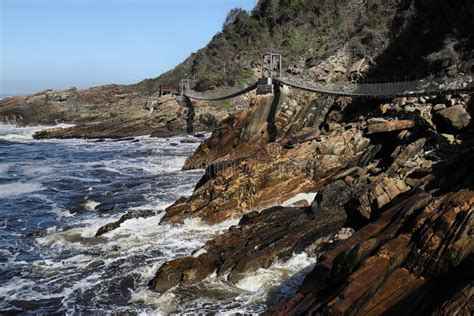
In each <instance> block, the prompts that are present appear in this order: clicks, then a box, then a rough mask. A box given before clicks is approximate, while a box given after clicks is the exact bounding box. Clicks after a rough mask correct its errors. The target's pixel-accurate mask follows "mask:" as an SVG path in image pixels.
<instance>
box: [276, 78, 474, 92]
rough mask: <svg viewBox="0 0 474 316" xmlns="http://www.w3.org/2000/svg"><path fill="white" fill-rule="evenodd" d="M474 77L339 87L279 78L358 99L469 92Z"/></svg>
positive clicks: (282, 81) (282, 82) (299, 86)
mask: <svg viewBox="0 0 474 316" xmlns="http://www.w3.org/2000/svg"><path fill="white" fill-rule="evenodd" d="M473 78H474V76H473V75H472V74H470V75H464V76H461V77H457V78H450V79H446V78H430V77H428V78H424V79H421V80H412V81H401V82H389V83H361V84H353V83H344V84H339V85H334V84H333V85H328V86H321V85H308V84H306V83H297V82H293V81H290V80H288V79H286V78H277V79H275V80H276V81H278V82H280V83H281V84H284V85H287V86H291V87H294V88H297V89H302V90H305V91H310V92H316V93H323V94H328V95H337V96H352V97H354V96H356V97H406V96H422V95H433V94H439V93H446V92H448V93H452V92H469V91H473V90H474V80H473Z"/></svg>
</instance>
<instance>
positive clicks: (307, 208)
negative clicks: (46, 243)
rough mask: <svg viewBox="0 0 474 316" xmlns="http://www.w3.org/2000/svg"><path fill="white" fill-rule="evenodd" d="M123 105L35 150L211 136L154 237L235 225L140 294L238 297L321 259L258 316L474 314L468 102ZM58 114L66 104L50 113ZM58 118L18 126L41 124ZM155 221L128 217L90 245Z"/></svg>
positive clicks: (295, 96) (9, 103) (292, 92)
mask: <svg viewBox="0 0 474 316" xmlns="http://www.w3.org/2000/svg"><path fill="white" fill-rule="evenodd" d="M48 93H50V92H46V95H47V94H48ZM78 93H80V92H78ZM38 97H40V98H43V97H44V95H40V96H38V95H36V96H31V97H27V98H25V97H17V98H13V99H6V100H2V107H0V109H1V110H2V111H3V112H2V113H5V111H8V109H11V108H13V107H16V106H18V104H19V103H22V102H25V103H26V104H30V106H32V105H31V104H32V102H33V104H34V101H32V100H35V98H38ZM130 98H131V100H135V101H130V100H128V99H127V98H125V100H128V101H127V102H132V104H134V106H135V107H133V106H132V107H130V103H127V104H128V105H127V106H125V105H124V108H126V109H127V110H126V111H124V112H120V111H119V110H118V109H114V110H113V111H114V112H108V113H107V111H103V112H104V113H101V111H102V110H103V109H106V108H107V106H103V108H102V110H101V109H99V108H97V112H94V111H91V112H88V111H87V113H88V114H87V118H85V117H84V116H82V118H80V116H81V115H82V114H81V115H80V112H81V111H83V110H84V111H86V109H84V108H82V106H79V107H78V108H79V109H80V110H78V111H77V112H71V113H75V114H70V115H71V117H70V118H69V119H70V120H68V122H74V123H76V125H75V126H73V127H70V128H64V129H61V128H54V129H47V130H43V131H41V132H39V133H37V134H36V135H35V138H52V137H54V138H78V137H79V138H123V137H129V136H136V135H144V134H152V135H153V136H158V137H163V136H170V135H173V134H176V133H186V132H188V133H189V132H199V131H206V130H211V129H214V131H213V133H212V135H211V137H210V138H208V139H206V140H205V141H203V142H202V143H201V145H200V146H199V148H198V149H197V150H196V152H195V153H194V154H193V155H192V156H191V157H189V158H188V159H187V160H186V162H185V164H184V166H183V169H185V170H189V169H197V168H205V169H206V172H205V174H204V176H203V177H202V178H201V180H200V181H199V183H198V184H197V185H196V187H195V190H194V192H193V194H192V195H191V196H190V197H187V198H185V197H182V198H180V199H178V200H177V201H176V202H175V203H174V204H173V205H171V206H170V207H168V208H167V209H166V210H165V214H164V216H163V217H162V219H161V224H173V225H180V224H181V223H183V222H184V221H185V220H187V219H189V218H199V219H201V220H202V221H203V222H205V223H208V224H216V223H221V222H223V221H225V220H227V219H229V218H240V220H239V222H238V224H237V225H235V226H232V227H229V229H228V230H227V231H226V232H224V233H222V234H220V235H217V236H215V237H214V238H212V239H211V240H209V241H208V242H206V243H205V244H204V245H203V246H202V247H201V248H199V249H195V251H194V252H193V254H191V255H190V256H188V257H181V258H177V259H173V260H170V261H168V262H165V263H164V264H163V265H162V266H161V267H160V268H159V269H158V271H157V272H156V275H155V277H154V278H153V279H152V280H150V286H151V288H153V289H154V290H156V291H158V292H160V293H163V292H166V291H168V290H169V289H171V288H174V287H177V286H178V287H183V288H186V287H188V286H193V285H196V284H198V283H199V282H201V281H203V280H204V279H206V278H207V277H209V276H210V275H214V274H215V275H217V276H220V277H225V278H227V280H228V282H230V283H233V284H235V283H237V282H239V280H241V279H242V278H243V277H245V276H246V274H247V275H248V273H251V272H255V271H257V270H258V269H261V268H268V267H270V266H272V265H273V264H274V263H275V262H278V261H285V260H288V259H289V258H291V256H292V255H294V254H297V253H301V252H303V251H305V252H306V253H308V254H311V255H313V256H317V258H318V261H317V264H316V266H315V267H314V268H313V269H312V270H311V271H308V274H307V275H306V277H305V278H304V281H303V283H302V284H301V285H300V287H299V288H298V289H295V292H294V293H293V294H292V295H290V296H288V297H286V301H284V302H275V301H274V300H272V299H271V297H269V300H268V301H269V302H272V304H271V305H268V312H267V313H268V314H272V315H273V314H279V315H288V314H290V315H300V314H314V313H323V314H331V315H332V314H337V315H339V314H341V315H342V314H351V315H362V314H364V315H365V314H370V315H378V314H383V313H388V314H395V313H398V314H399V313H423V314H433V315H447V314H452V313H455V314H456V313H458V314H461V315H468V314H469V312H470V311H471V310H472V297H473V293H474V289H473V283H472V279H473V278H472V277H473V275H474V273H473V272H474V271H473V269H472V266H474V265H473V264H472V263H473V260H474V259H473V255H472V253H473V251H474V242H473V240H474V239H473V231H474V221H473V209H474V189H473V185H474V183H473V179H474V177H473V171H474V170H473V168H472V164H471V161H472V159H474V150H473V148H474V147H473V140H472V139H473V137H472V136H473V135H474V129H473V125H472V121H471V115H472V111H473V108H472V95H469V94H460V95H445V96H431V97H430V96H426V97H419V98H398V99H393V100H359V99H350V98H347V97H331V96H323V95H316V94H312V93H308V92H301V91H298V90H296V89H290V88H286V87H282V88H281V89H280V90H278V91H277V92H276V93H275V95H274V96H268V95H267V96H256V95H253V94H250V95H248V96H246V97H245V98H246V99H244V100H246V102H247V103H248V106H245V107H243V108H242V109H241V110H238V111H234V112H233V113H230V114H229V111H227V110H223V109H221V110H219V111H217V112H216V109H215V108H214V107H213V105H212V104H207V103H193V102H190V101H189V100H188V102H187V103H185V104H179V103H178V102H176V100H175V99H174V98H173V97H170V96H164V97H157V98H156V100H154V101H150V99H148V98H143V97H139V96H135V97H130ZM135 98H136V99H135ZM72 100H76V99H74V98H73V99H72ZM138 100H140V101H138ZM76 101H77V100H76ZM55 102H66V103H65V108H67V107H69V106H71V104H73V102H72V101H67V98H66V100H62V101H61V100H55V101H51V102H50V101H48V103H47V104H48V106H53V105H54V104H55ZM74 102H75V101H74ZM118 104H121V103H120V102H119V103H118ZM139 104H141V105H140V106H141V107H140V106H139ZM97 107H98V106H97ZM63 108H64V107H63ZM119 108H120V107H119ZM51 113H53V114H51ZM58 113H59V112H50V113H49V114H45V115H44V116H38V117H37V118H35V119H33V118H26V119H25V118H23V121H22V122H23V123H24V124H27V123H28V122H30V123H31V122H34V123H50V122H51V120H52V119H53V118H54V117H56V116H57V115H59V114H58ZM94 113H95V114H94ZM97 113H101V114H100V115H102V116H100V115H99V114H97ZM115 113H118V114H117V116H114V115H115ZM74 115H79V116H78V117H74ZM93 115H99V116H98V117H97V121H94V120H95V119H91V117H92V116H93ZM105 116H109V118H107V119H105ZM314 196H315V197H314ZM155 215H156V214H155V212H154V211H151V210H150V211H148V210H143V211H138V212H130V213H128V214H125V215H124V216H122V217H121V218H120V219H119V220H118V221H117V222H114V223H110V224H107V225H105V226H104V227H102V228H100V229H99V231H98V232H97V234H96V236H101V235H103V234H107V232H109V231H110V230H113V229H116V228H118V227H119V226H120V225H121V224H122V223H123V222H125V221H127V220H129V219H132V218H137V217H148V216H155ZM444 284H449V286H443V285H444ZM269 295H271V294H269Z"/></svg>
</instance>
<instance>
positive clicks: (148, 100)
mask: <svg viewBox="0 0 474 316" xmlns="http://www.w3.org/2000/svg"><path fill="white" fill-rule="evenodd" d="M232 111H234V108H232V107H229V108H224V107H222V106H220V105H219V104H213V103H206V102H184V103H178V102H177V101H176V99H175V98H174V97H173V96H170V95H165V96H160V95H159V94H158V93H152V94H144V93H142V92H140V90H138V89H135V88H133V86H119V85H109V86H101V87H96V88H90V89H84V90H78V89H76V88H74V87H72V88H67V89H63V90H57V91H55V90H45V91H40V92H38V93H35V94H33V95H31V96H21V97H11V98H6V99H2V100H0V123H9V124H15V125H19V126H27V125H56V124H58V123H67V124H73V125H74V126H73V127H68V128H51V129H45V130H43V131H41V132H38V133H37V134H36V135H35V136H34V137H35V138H37V139H44V138H123V137H132V136H140V135H152V136H154V137H170V136H173V135H178V134H185V133H192V132H204V131H212V130H213V129H214V128H215V127H216V126H217V124H218V122H219V121H221V120H222V119H224V118H225V117H227V115H228V114H229V113H230V112H232Z"/></svg>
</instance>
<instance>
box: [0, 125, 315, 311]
mask: <svg viewBox="0 0 474 316" xmlns="http://www.w3.org/2000/svg"><path fill="white" fill-rule="evenodd" d="M41 128H43V127H27V128H19V127H15V126H11V125H0V284H1V286H0V313H3V312H6V311H10V312H15V311H17V312H26V313H28V314H36V313H58V314H65V313H71V314H73V313H78V312H84V313H88V314H89V313H90V314H104V313H105V312H112V313H124V314H127V315H128V314H132V315H133V314H153V315H162V314H163V315H164V314H169V313H178V314H182V313H214V314H234V313H259V312H261V311H263V310H265V308H266V306H267V305H268V304H273V303H275V302H278V301H279V300H281V299H283V298H284V297H285V296H288V295H290V294H291V293H292V292H293V291H294V290H295V289H296V288H297V286H298V285H299V284H300V282H301V281H302V278H303V276H304V274H305V273H306V272H307V271H308V269H309V268H311V266H312V265H313V264H314V263H315V260H316V259H315V258H313V257H309V256H308V255H306V254H305V253H300V254H295V255H294V256H293V258H291V259H290V260H288V261H286V262H277V263H275V264H274V265H273V266H272V267H270V268H268V269H260V270H259V271H256V272H253V273H249V275H248V276H247V277H246V278H245V279H243V280H241V281H240V282H239V283H237V284H231V283H229V282H228V281H227V280H225V278H217V277H215V276H211V277H209V278H208V279H206V280H205V281H203V282H201V283H200V284H197V285H195V286H192V287H189V288H185V289H180V288H174V289H171V290H170V291H168V292H166V293H163V294H159V293H156V292H154V291H153V290H151V289H150V288H149V286H148V282H149V281H150V279H151V278H152V277H153V276H154V273H155V272H156V270H157V269H158V267H159V266H160V265H161V264H162V263H163V262H165V261H166V260H169V259H172V258H176V257H180V256H186V255H190V254H191V253H192V251H193V250H195V249H197V248H199V247H201V246H202V245H203V244H204V243H205V242H206V241H207V240H208V239H210V238H212V237H213V236H215V235H216V234H218V233H220V232H223V231H225V230H226V229H227V228H228V227H229V226H231V225H233V224H235V223H237V221H238V218H235V219H231V220H228V221H226V222H224V223H220V224H218V225H214V226H209V225H205V224H203V223H201V222H200V221H199V220H197V219H193V220H189V221H186V222H185V223H184V224H182V225H176V226H170V225H162V226H160V225H158V223H159V221H160V219H161V217H162V216H163V210H164V208H165V207H166V206H168V205H170V204H172V203H173V202H174V201H175V200H176V199H178V198H179V197H180V196H188V195H190V194H191V193H192V190H193V188H194V186H195V185H196V183H197V181H198V180H199V178H200V177H201V176H202V173H203V171H202V170H197V171H181V167H182V165H183V163H184V161H185V159H186V158H187V157H188V156H189V155H191V154H192V153H193V152H194V150H195V149H196V147H197V146H198V144H197V143H180V141H181V140H182V139H183V138H194V137H193V136H182V137H173V138H170V139H157V138H150V137H137V138H135V139H133V140H131V139H127V140H102V141H94V140H33V139H32V135H33V133H34V132H35V131H37V130H40V129H41ZM135 209H146V210H153V211H154V212H155V215H154V216H152V217H149V218H146V219H144V218H139V219H131V220H128V221H126V222H125V223H123V224H122V225H121V226H120V228H118V229H116V230H114V231H111V232H109V233H106V234H105V235H103V236H100V237H95V233H96V231H97V229H98V228H99V227H101V226H103V225H104V224H106V223H109V222H112V221H115V220H117V219H118V218H120V216H121V215H123V214H125V213H126V212H128V211H130V210H135Z"/></svg>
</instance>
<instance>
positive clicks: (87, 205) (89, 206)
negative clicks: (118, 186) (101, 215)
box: [84, 200, 100, 211]
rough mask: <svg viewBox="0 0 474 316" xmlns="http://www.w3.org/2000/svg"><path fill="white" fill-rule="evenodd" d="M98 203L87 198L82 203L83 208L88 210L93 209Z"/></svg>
mask: <svg viewBox="0 0 474 316" xmlns="http://www.w3.org/2000/svg"><path fill="white" fill-rule="evenodd" d="M98 205H100V203H99V202H96V201H93V200H87V202H86V203H85V204H84V208H85V209H86V210H88V211H94V210H95V208H96V207H97V206H98Z"/></svg>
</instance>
